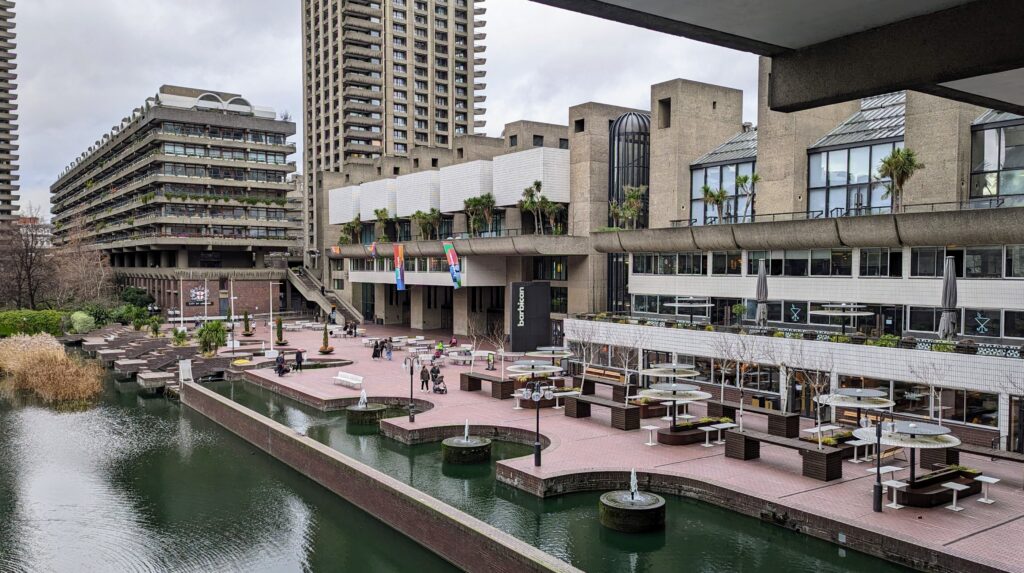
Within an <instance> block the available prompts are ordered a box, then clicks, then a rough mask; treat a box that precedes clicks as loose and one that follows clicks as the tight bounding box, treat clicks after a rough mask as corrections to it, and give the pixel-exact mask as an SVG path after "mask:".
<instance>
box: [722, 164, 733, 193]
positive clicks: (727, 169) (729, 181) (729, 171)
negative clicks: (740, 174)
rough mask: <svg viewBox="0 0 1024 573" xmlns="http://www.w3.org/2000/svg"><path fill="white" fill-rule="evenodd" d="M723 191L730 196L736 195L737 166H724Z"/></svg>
mask: <svg viewBox="0 0 1024 573" xmlns="http://www.w3.org/2000/svg"><path fill="white" fill-rule="evenodd" d="M722 189H725V191H726V192H727V193H728V194H729V195H735V194H736V166H735V165H723V166H722Z"/></svg>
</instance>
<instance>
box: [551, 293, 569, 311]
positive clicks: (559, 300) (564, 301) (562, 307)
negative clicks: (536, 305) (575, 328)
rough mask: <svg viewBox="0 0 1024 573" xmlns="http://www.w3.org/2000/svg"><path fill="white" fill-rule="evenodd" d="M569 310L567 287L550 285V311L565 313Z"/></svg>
mask: <svg viewBox="0 0 1024 573" xmlns="http://www.w3.org/2000/svg"><path fill="white" fill-rule="evenodd" d="M568 311H569V289H567V288H565V287H556V286H553V287H551V312H557V313H561V314H565V313H566V312H568Z"/></svg>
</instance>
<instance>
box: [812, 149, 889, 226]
mask: <svg viewBox="0 0 1024 573" xmlns="http://www.w3.org/2000/svg"><path fill="white" fill-rule="evenodd" d="M896 147H903V142H902V141H896V142H891V141H890V142H884V143H876V144H873V145H862V146H858V147H848V148H842V149H833V150H830V151H817V150H811V151H810V153H808V155H807V217H808V218H810V219H820V218H824V217H847V216H854V215H877V214H880V213H888V212H889V211H890V210H891V208H892V197H887V196H886V184H887V183H888V182H889V180H888V179H883V178H880V177H879V176H878V167H879V166H880V165H881V164H882V160H883V159H885V157H886V156H888V155H889V154H890V153H892V150H893V149H894V148H896Z"/></svg>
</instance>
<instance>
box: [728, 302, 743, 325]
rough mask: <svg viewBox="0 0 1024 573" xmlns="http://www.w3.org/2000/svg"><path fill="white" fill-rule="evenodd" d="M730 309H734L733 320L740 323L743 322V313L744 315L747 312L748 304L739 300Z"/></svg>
mask: <svg viewBox="0 0 1024 573" xmlns="http://www.w3.org/2000/svg"><path fill="white" fill-rule="evenodd" d="M730 310H732V320H733V322H735V323H736V324H740V323H741V322H743V315H744V313H746V312H747V305H745V304H743V303H741V302H738V303H736V304H734V305H732V308H731V309H730Z"/></svg>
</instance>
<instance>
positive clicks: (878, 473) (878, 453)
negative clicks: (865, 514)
mask: <svg viewBox="0 0 1024 573" xmlns="http://www.w3.org/2000/svg"><path fill="white" fill-rule="evenodd" d="M882 416H883V414H879V416H878V421H877V422H876V425H875V486H874V489H873V490H872V501H873V503H872V509H873V510H875V511H876V512H878V513H881V512H882Z"/></svg>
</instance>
